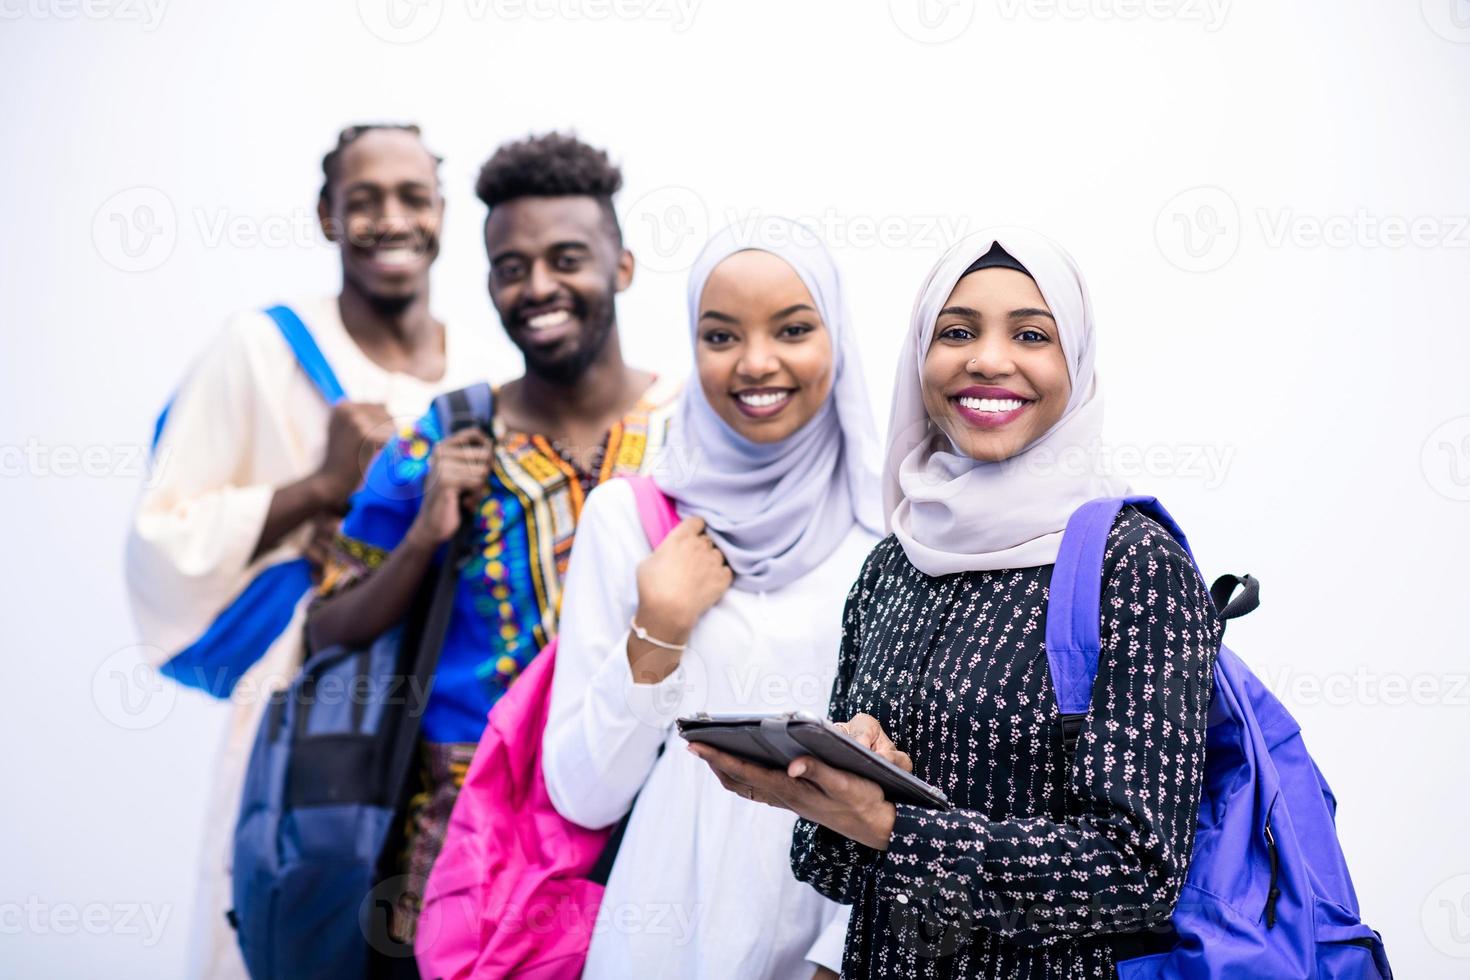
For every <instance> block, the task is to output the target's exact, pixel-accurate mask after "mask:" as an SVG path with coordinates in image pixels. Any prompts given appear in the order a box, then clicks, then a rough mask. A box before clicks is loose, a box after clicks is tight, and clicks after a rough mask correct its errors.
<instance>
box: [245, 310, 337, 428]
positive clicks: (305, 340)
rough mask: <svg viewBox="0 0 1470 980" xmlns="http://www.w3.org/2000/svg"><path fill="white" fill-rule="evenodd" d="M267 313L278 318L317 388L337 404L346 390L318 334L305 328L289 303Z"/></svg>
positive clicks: (273, 317) (287, 338) (300, 361)
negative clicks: (317, 340) (325, 352)
mask: <svg viewBox="0 0 1470 980" xmlns="http://www.w3.org/2000/svg"><path fill="white" fill-rule="evenodd" d="M265 315H266V316H268V317H270V318H271V319H272V320H274V321H275V322H276V327H277V328H278V329H279V330H280V331H281V336H282V337H284V338H285V339H286V343H287V344H289V345H290V347H291V352H292V353H293V354H295V355H296V362H297V363H298V364H300V365H301V370H303V371H305V372H306V376H307V377H308V378H310V379H311V383H312V384H313V385H315V386H316V390H317V391H319V392H321V395H322V398H323V399H324V400H325V401H326V403H327V404H328V405H335V404H337V403H338V402H340V401H341V400H342V399H344V398H346V397H347V393H346V392H344V391H343V390H342V384H341V382H339V381H338V380H337V375H336V374H334V373H333V372H332V365H330V364H328V363H327V358H326V355H325V354H323V353H322V349H321V348H320V347H318V346H317V345H316V338H315V337H313V336H312V335H311V331H310V330H308V329H306V324H305V323H302V322H301V317H299V316H297V315H296V311H295V310H293V309H291V307H289V306H285V305H276V306H272V307H270V308H269V309H267V310H266V311H265Z"/></svg>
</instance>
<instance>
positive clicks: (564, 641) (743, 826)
mask: <svg viewBox="0 0 1470 980" xmlns="http://www.w3.org/2000/svg"><path fill="white" fill-rule="evenodd" d="M876 541H877V539H876V538H875V537H874V536H873V535H872V534H870V533H869V532H868V531H866V530H864V529H863V528H862V527H860V526H857V525H854V528H853V530H852V531H851V532H850V533H849V534H848V536H847V537H846V539H844V541H843V542H842V544H841V545H840V546H839V547H838V549H837V550H836V551H835V552H834V553H833V554H832V555H830V556H829V557H828V558H827V559H826V561H824V562H823V563H822V564H821V565H819V566H818V567H817V568H816V569H815V570H813V571H812V572H810V573H809V574H807V575H806V576H804V577H803V578H801V579H800V580H798V581H796V582H794V583H792V584H790V585H787V586H785V587H783V588H781V589H777V590H774V591H771V592H744V591H741V590H739V589H733V588H732V589H730V590H729V591H728V592H726V593H725V595H724V596H723V597H722V598H721V599H720V601H719V602H717V603H716V604H715V605H714V606H713V607H712V608H711V609H710V610H709V611H708V612H706V613H705V615H704V616H703V617H702V618H701V619H700V621H699V623H698V625H697V626H696V627H695V629H694V632H693V634H692V636H691V637H690V641H689V649H688V650H687V651H686V652H685V653H684V654H683V658H682V661H681V664H680V666H679V668H678V669H677V670H675V671H674V672H673V673H672V674H671V675H669V677H667V678H666V679H665V680H664V681H662V682H660V683H658V684H635V683H634V682H633V677H632V673H631V671H630V669H629V666H628V658H627V652H626V649H627V639H628V625H629V620H630V619H631V618H632V616H633V613H634V612H635V610H636V607H637V601H638V586H637V567H638V563H639V562H640V561H641V560H642V559H643V558H644V557H645V556H647V555H648V554H649V552H650V549H649V545H648V542H647V539H646V538H645V536H644V533H643V529H642V525H641V524H640V523H639V520H638V513H637V508H636V504H635V502H634V498H633V492H632V488H631V487H630V486H629V485H628V484H627V483H625V482H623V481H612V482H610V483H607V484H604V485H603V486H601V487H599V488H597V489H596V490H595V491H594V492H593V493H592V494H591V495H590V496H589V497H588V499H587V503H586V506H585V508H584V510H583V512H582V516H581V521H580V523H579V525H578V528H577V544H576V547H575V548H574V549H573V552H572V560H571V567H570V568H569V570H568V573H567V581H566V587H565V591H564V593H563V595H564V600H563V608H562V616H561V633H560V639H559V641H558V642H559V646H558V650H557V662H556V674H555V679H554V681H553V686H552V699H551V708H550V714H549V718H548V720H547V726H546V733H545V742H544V758H543V769H544V772H545V776H546V784H547V790H548V791H549V793H550V795H551V799H552V802H553V804H555V806H556V808H557V810H558V811H560V812H561V814H562V815H563V816H565V817H566V818H567V819H569V820H571V821H573V822H574V823H578V824H581V825H583V826H586V827H604V826H607V825H609V824H612V823H615V822H616V821H617V820H619V819H620V818H621V817H622V816H623V814H624V813H626V812H627V811H628V808H629V806H630V805H631V804H632V803H633V801H634V797H635V796H636V797H637V805H636V807H635V808H634V810H633V813H632V817H631V818H630V820H629V823H628V829H627V834H626V836H625V837H624V838H623V842H622V846H621V848H620V850H619V851H618V856H617V861H616V863H615V864H614V866H613V870H612V874H611V876H610V879H609V881H608V885H607V892H606V894H605V895H604V897H603V904H602V908H601V910H600V912H599V916H598V922H597V926H596V931H595V933H594V936H593V939H592V945H591V949H590V950H589V952H588V958H587V967H586V971H585V972H584V974H583V976H584V977H587V978H589V980H600V978H614V977H618V978H621V977H638V978H643V977H688V978H709V980H714V978H741V980H745V978H782V980H784V978H801V980H809V978H810V977H811V976H812V973H813V971H814V970H815V968H816V966H818V965H821V966H826V967H828V968H830V969H833V970H837V969H839V968H840V964H841V958H842V944H843V939H844V936H845V934H846V931H847V918H848V909H847V907H846V906H841V905H837V904H835V903H833V902H831V901H830V900H828V899H826V898H823V897H822V896H820V895H818V894H817V893H816V892H815V891H814V890H813V889H811V888H809V887H807V886H806V885H804V884H801V883H799V882H798V881H797V880H796V879H795V877H794V876H793V875H792V872H791V866H790V851H791V831H792V827H793V825H794V824H795V820H796V817H795V814H793V813H791V812H789V811H786V810H780V809H776V808H773V807H769V806H766V805H764V804H760V803H753V802H751V801H749V800H745V799H742V798H740V797H739V796H736V795H735V794H733V793H730V792H727V791H726V790H725V789H724V788H723V787H722V786H721V785H720V783H719V781H718V780H717V779H716V778H715V776H714V774H713V773H712V772H711V771H710V770H709V767H708V766H706V765H705V764H704V763H703V762H701V761H700V760H699V759H697V758H695V757H694V756H693V755H691V754H690V753H689V752H687V751H685V749H684V744H685V743H684V740H683V739H682V738H681V737H680V736H679V735H678V733H677V731H676V730H675V728H674V720H675V719H676V718H678V717H680V716H684V715H689V714H692V713H694V712H699V711H708V712H758V711H761V712H763V711H796V710H801V711H808V712H812V713H814V714H816V715H819V716H820V715H822V714H824V713H825V711H826V705H827V700H828V696H829V695H830V694H831V688H832V678H833V675H834V673H835V670H836V664H837V652H838V646H839V642H840V639H841V620H842V608H843V603H844V600H845V599H846V597H847V593H848V589H849V588H850V587H851V585H852V583H853V581H854V578H855V576H856V575H857V573H858V571H859V570H860V568H861V567H862V563H863V559H864V558H865V557H866V556H867V554H868V552H869V551H870V550H871V549H872V547H873V545H874V544H875V543H876ZM660 749H663V750H664V751H663V752H662V755H660Z"/></svg>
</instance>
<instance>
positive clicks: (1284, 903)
mask: <svg viewBox="0 0 1470 980" xmlns="http://www.w3.org/2000/svg"><path fill="white" fill-rule="evenodd" d="M1129 505H1131V506H1133V507H1136V508H1137V509H1138V510H1139V511H1140V512H1141V513H1143V514H1145V515H1146V516H1148V517H1151V518H1153V519H1154V520H1155V521H1157V522H1158V523H1159V524H1161V525H1163V527H1164V528H1165V529H1166V530H1167V531H1168V532H1169V533H1170V534H1171V535H1173V536H1174V538H1175V540H1177V541H1178V542H1179V544H1180V545H1181V546H1182V547H1183V548H1184V550H1185V552H1186V553H1189V554H1190V557H1191V559H1192V558H1193V553H1192V552H1190V551H1189V542H1188V541H1187V540H1185V537H1184V532H1182V531H1181V530H1180V529H1179V527H1178V525H1176V524H1175V523H1174V521H1173V519H1172V518H1170V517H1169V515H1168V513H1167V512H1166V511H1165V510H1164V508H1163V507H1162V506H1161V505H1160V504H1159V502H1158V501H1157V500H1155V499H1154V498H1153V497H1118V498H1110V499H1103V500H1094V501H1091V502H1089V503H1086V504H1083V505H1082V506H1081V507H1079V508H1078V509H1077V511H1076V512H1075V513H1074V514H1073V515H1072V518H1071V520H1070V521H1068V523H1067V530H1066V532H1065V534H1064V535H1063V537H1062V545H1061V551H1060V553H1059V554H1058V556H1057V562H1056V566H1055V567H1054V568H1053V570H1052V579H1051V587H1050V597H1049V604H1048V607H1047V623H1046V652H1047V661H1048V665H1047V666H1048V668H1049V670H1050V672H1051V679H1052V686H1053V687H1054V688H1055V689H1056V692H1057V706H1058V709H1059V710H1060V711H1061V714H1062V727H1063V732H1064V733H1066V734H1067V736H1068V737H1067V741H1068V743H1069V745H1068V747H1069V749H1073V750H1074V749H1075V737H1076V733H1077V731H1078V730H1079V729H1080V727H1081V723H1082V720H1083V718H1085V716H1086V715H1087V706H1088V702H1089V700H1090V698H1091V695H1092V685H1093V680H1094V679H1095V678H1096V676H1097V665H1098V651H1099V645H1100V644H1099V636H1098V623H1099V619H1100V608H1099V601H1100V597H1101V592H1102V566H1103V555H1104V552H1105V550H1106V548H1107V541H1108V534H1109V532H1110V531H1111V530H1112V527H1113V522H1114V520H1115V519H1116V518H1117V516H1118V512H1119V511H1120V510H1121V509H1122V508H1123V507H1125V506H1129ZM1240 585H1244V586H1245V591H1244V592H1243V593H1242V594H1241V595H1240V596H1237V597H1235V598H1234V599H1233V600H1232V596H1233V595H1234V593H1235V591H1236V588H1237V587H1238V586H1240ZM1210 593H1211V596H1212V598H1213V599H1214V601H1215V604H1216V606H1217V607H1220V612H1221V617H1222V618H1224V619H1232V618H1234V617H1235V616H1238V615H1241V614H1243V613H1246V612H1249V611H1250V610H1251V609H1253V608H1255V606H1256V605H1257V603H1258V601H1259V586H1258V585H1257V584H1256V583H1255V581H1254V580H1253V579H1251V578H1250V576H1245V577H1244V578H1240V579H1238V578H1236V577H1235V576H1224V577H1223V578H1221V579H1220V580H1218V581H1217V582H1216V583H1215V585H1214V586H1213V587H1212V588H1211V590H1210ZM1336 810H1337V801H1336V799H1335V798H1334V797H1333V795H1332V791H1331V790H1330V789H1328V787H1327V782H1326V780H1324V779H1323V778H1322V773H1321V772H1320V771H1318V769H1317V765H1316V763H1314V762H1313V761H1312V757H1311V756H1310V755H1308V754H1307V749H1306V746H1305V745H1304V744H1303V743H1302V737H1301V729H1300V728H1299V727H1298V726H1297V723H1296V722H1295V721H1294V720H1292V717H1291V715H1290V714H1289V713H1288V712H1287V710H1286V708H1285V707H1283V706H1282V704H1281V702H1280V701H1278V700H1277V699H1276V697H1275V696H1274V695H1272V694H1271V692H1270V691H1269V690H1267V689H1266V686H1265V685H1264V684H1262V683H1261V681H1260V680H1259V679H1258V678H1257V677H1256V676H1255V675H1254V674H1252V673H1251V671H1250V669H1249V668H1247V667H1246V665H1245V664H1244V663H1243V662H1242V661H1241V659H1240V658H1239V657H1237V656H1236V655H1235V654H1234V653H1232V652H1231V651H1230V650H1229V649H1227V648H1226V647H1224V646H1221V648H1220V654H1219V657H1218V658H1217V659H1216V661H1215V672H1214V698H1213V701H1212V703H1211V706H1210V715H1209V728H1208V732H1207V734H1206V740H1205V778H1204V790H1203V796H1202V799H1201V801H1200V815H1199V824H1198V827H1197V828H1196V830H1195V837H1194V852H1193V856H1192V858H1191V860H1190V864H1189V872H1188V875H1187V877H1186V879H1185V883H1184V887H1183V890H1182V891H1181V892H1180V895H1179V901H1178V904H1177V905H1176V907H1175V909H1174V913H1173V917H1172V919H1171V921H1170V925H1171V927H1172V935H1171V934H1168V933H1165V934H1164V935H1163V936H1161V937H1158V938H1161V939H1162V940H1163V942H1162V943H1157V944H1155V948H1157V949H1162V950H1163V951H1162V952H1152V953H1149V954H1147V955H1143V956H1137V957H1134V958H1128V959H1122V958H1120V959H1119V961H1118V964H1117V966H1118V976H1119V978H1120V980H1142V978H1147V980H1154V978H1164V977H1168V978H1185V980H1196V978H1198V980H1222V978H1227V977H1243V978H1244V977H1249V978H1257V977H1259V978H1263V980H1265V978H1270V980H1296V978H1301V980H1391V978H1392V976H1393V974H1392V972H1391V971H1390V969H1389V966H1388V958H1387V955H1386V954H1385V952H1384V949H1383V943H1382V941H1381V940H1380V938H1379V936H1378V933H1376V932H1374V931H1373V930H1372V929H1370V928H1368V927H1367V926H1366V925H1364V924H1363V923H1362V921H1361V920H1360V919H1359V917H1358V899H1357V895H1356V894H1355V893H1354V891H1353V884H1352V881H1351V879H1350V878H1349V877H1348V869H1347V863H1346V861H1345V860H1344V859H1343V854H1342V848H1341V846H1340V845H1339V844H1338V841H1337V827H1336V825H1335V814H1336ZM1120 955H1122V954H1121V952H1120Z"/></svg>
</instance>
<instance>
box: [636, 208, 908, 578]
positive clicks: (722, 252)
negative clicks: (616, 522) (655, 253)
mask: <svg viewBox="0 0 1470 980" xmlns="http://www.w3.org/2000/svg"><path fill="white" fill-rule="evenodd" d="M750 249H756V250H759V251H763V252H769V253H771V254H772V255H774V256H776V257H777V258H779V259H781V260H782V261H784V262H785V263H786V264H787V265H789V266H791V268H792V269H793V270H795V272H796V274H797V276H798V277H799V278H800V279H801V281H802V283H803V285H805V286H806V288H807V291H808V292H810V293H811V295H812V300H813V303H814V305H815V306H816V309H817V312H818V313H819V314H820V315H821V318H822V322H823V323H824V324H825V325H826V328H827V331H828V333H829V334H830V336H831V341H832V359H833V364H832V388H831V392H830V394H829V395H828V397H827V400H826V401H825V402H824V403H823V405H822V407H821V408H820V409H819V410H818V411H817V413H816V414H815V415H814V416H813V417H812V418H811V419H809V420H808V421H807V422H806V423H805V424H804V425H802V427H801V428H799V429H798V430H797V431H796V432H794V433H792V434H791V435H790V436H788V437H786V438H785V439H782V440H781V441H779V442H772V443H757V442H752V441H751V440H749V439H747V438H745V437H744V436H742V435H740V434H739V433H738V432H736V431H735V430H734V429H733V428H731V427H730V426H729V425H728V424H727V423H726V422H725V421H724V420H723V419H721V418H720V417H719V415H717V414H716V413H715V410H714V409H713V408H712V407H711V406H710V404H709V401H708V399H707V398H706V397H705V394H704V389H703V387H702V386H701V385H700V383H699V380H698V378H691V379H690V381H689V382H688V383H687V384H686V385H685V386H684V392H683V394H682V395H681V396H680V404H679V406H678V409H677V411H676V415H675V418H674V420H673V425H672V427H671V430H670V433H669V437H668V449H669V450H670V451H672V452H674V453H677V454H679V455H678V456H677V457H676V458H678V459H681V460H683V461H684V465H683V466H682V467H681V469H683V470H684V471H686V472H683V473H678V474H675V473H671V472H667V471H666V470H667V468H661V469H663V470H665V471H664V472H660V473H657V474H655V480H656V481H657V482H658V485H659V488H660V489H662V490H663V491H664V492H665V493H667V494H668V495H669V496H671V497H673V498H674V499H675V500H676V501H677V503H678V510H679V513H680V515H681V516H685V517H689V516H697V517H701V518H703V519H704V521H705V525H706V528H707V532H708V534H709V535H710V537H711V538H712V539H713V540H714V542H715V544H716V545H718V546H719V548H720V551H721V552H722V553H723V554H724V556H725V560H726V561H727V562H729V564H730V568H731V570H732V571H733V572H734V573H735V583H734V584H735V587H736V588H738V589H742V590H745V591H751V592H763V591H767V590H772V589H779V588H781V587H782V586H784V585H787V584H789V583H791V582H794V581H796V580H797V579H799V578H801V577H802V576H803V575H805V574H806V573H807V572H809V571H811V570H812V569H814V568H815V567H816V566H817V565H819V564H820V563H821V562H822V561H824V560H825V559H826V558H827V557H828V556H829V555H831V554H832V552H833V551H835V550H836V549H837V546H838V545H839V544H841V542H842V540H843V538H845V537H846V536H847V534H848V532H849V531H850V530H851V529H852V526H853V524H854V523H858V524H861V525H862V526H864V527H866V528H868V529H869V530H870V531H872V532H873V533H874V534H879V533H881V530H880V528H881V527H882V516H881V515H882V511H881V509H880V502H879V493H878V486H879V476H880V458H881V456H880V450H879V445H878V440H877V436H876V433H875V430H874V427H873V419H872V413H871V411H870V409H869V405H868V393H867V390H866V388H865V386H864V383H863V373H862V362H861V360H860V358H859V356H858V349H857V337H856V336H855V335H854V332H853V329H852V325H851V324H850V323H849V322H848V318H847V309H846V306H845V304H844V302H843V297H842V290H841V282H840V280H839V278H838V275H837V266H836V265H835V264H834V263H833V261H832V257H831V255H830V254H828V252H827V250H826V248H824V247H823V245H822V244H821V241H820V240H819V239H818V238H817V237H816V235H815V234H814V233H813V232H812V231H811V230H810V229H808V228H806V227H805V226H803V225H800V224H797V223H795V222H792V221H788V220H786V219H784V218H775V217H770V216H763V217H759V218H753V219H750V220H748V221H746V222H743V223H742V224H739V225H733V226H731V227H729V228H727V229H725V230H724V231H722V232H720V233H719V234H718V235H716V236H715V237H714V238H712V239H711V240H710V242H709V243H708V244H707V245H706V246H705V247H704V250H703V251H702V252H701V253H700V255H699V258H698V259H697V260H696V261H695V263H694V268H693V269H692V270H691V272H690V275H689V294H688V302H689V328H690V335H691V337H692V338H693V341H694V344H695V345H696V346H697V345H698V329H699V316H700V307H699V303H700V297H701V296H702V295H703V293H704V286H705V283H706V282H707V281H708V280H709V277H710V274H711V273H712V272H713V271H714V269H715V267H716V266H718V265H719V264H720V263H721V262H723V261H724V260H725V259H727V258H729V257H730V256H731V255H733V254H735V253H736V252H741V251H746V250H750Z"/></svg>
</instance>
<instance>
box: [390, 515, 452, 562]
mask: <svg viewBox="0 0 1470 980" xmlns="http://www.w3.org/2000/svg"><path fill="white" fill-rule="evenodd" d="M443 543H444V542H443V541H442V540H440V539H439V538H438V537H437V536H435V534H434V532H433V530H432V529H431V528H430V527H429V526H428V525H427V524H425V523H424V520H423V511H419V516H418V517H415V518H414V519H413V523H412V524H410V525H409V526H408V531H407V532H405V533H404V535H403V541H402V542H401V543H400V544H399V546H398V547H399V548H402V549H404V550H406V551H408V552H422V553H423V554H426V555H431V554H433V553H434V552H435V551H437V550H438V548H439V545H441V544H443Z"/></svg>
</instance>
